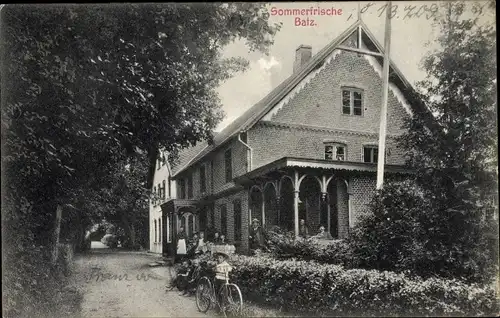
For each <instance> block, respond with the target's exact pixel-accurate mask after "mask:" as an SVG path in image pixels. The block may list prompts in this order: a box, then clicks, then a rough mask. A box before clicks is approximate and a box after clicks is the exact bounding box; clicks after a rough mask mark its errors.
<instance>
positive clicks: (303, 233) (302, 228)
mask: <svg viewBox="0 0 500 318" xmlns="http://www.w3.org/2000/svg"><path fill="white" fill-rule="evenodd" d="M299 236H300V237H302V238H305V239H306V238H308V237H309V228H308V227H307V225H306V221H305V220H304V219H300V225H299Z"/></svg>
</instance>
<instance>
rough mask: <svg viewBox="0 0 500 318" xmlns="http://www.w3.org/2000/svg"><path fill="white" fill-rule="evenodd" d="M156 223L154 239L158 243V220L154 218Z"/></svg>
mask: <svg viewBox="0 0 500 318" xmlns="http://www.w3.org/2000/svg"><path fill="white" fill-rule="evenodd" d="M154 224H155V240H154V242H155V243H156V242H158V241H157V239H158V227H157V225H156V220H154Z"/></svg>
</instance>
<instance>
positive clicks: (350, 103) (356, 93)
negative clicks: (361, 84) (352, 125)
mask: <svg viewBox="0 0 500 318" xmlns="http://www.w3.org/2000/svg"><path fill="white" fill-rule="evenodd" d="M363 95H364V94H363V90H362V89H359V88H354V87H342V114H344V115H355V116H362V115H363V104H364V103H363Z"/></svg>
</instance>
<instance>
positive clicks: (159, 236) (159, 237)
mask: <svg viewBox="0 0 500 318" xmlns="http://www.w3.org/2000/svg"><path fill="white" fill-rule="evenodd" d="M161 231H162V227H161V217H160V218H159V219H158V242H160V243H161V237H162V235H163V233H162V232H161Z"/></svg>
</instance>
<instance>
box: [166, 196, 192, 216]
mask: <svg viewBox="0 0 500 318" xmlns="http://www.w3.org/2000/svg"><path fill="white" fill-rule="evenodd" d="M197 203H198V200H192V199H172V200H169V201H167V202H165V203H163V204H162V205H160V207H161V209H162V211H164V212H166V213H168V212H175V213H177V212H178V211H179V209H181V208H195V207H196V204H197Z"/></svg>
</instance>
